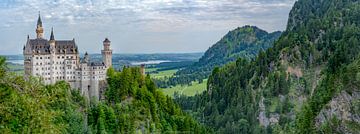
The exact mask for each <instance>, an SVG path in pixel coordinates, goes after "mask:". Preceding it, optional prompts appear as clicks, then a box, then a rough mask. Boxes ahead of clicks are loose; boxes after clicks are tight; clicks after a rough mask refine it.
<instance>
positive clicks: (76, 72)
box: [23, 13, 112, 99]
mask: <svg viewBox="0 0 360 134" xmlns="http://www.w3.org/2000/svg"><path fill="white" fill-rule="evenodd" d="M36 35H37V36H36V38H35V39H30V37H29V35H28V37H27V41H26V45H25V46H24V48H23V55H24V71H25V77H29V76H35V77H39V78H41V79H42V80H43V81H44V83H45V84H54V83H55V82H57V81H62V80H63V81H66V82H68V83H69V84H70V86H71V87H72V88H73V89H79V90H80V91H81V93H82V94H83V95H84V96H86V97H87V98H90V97H95V98H97V99H101V95H102V94H103V91H104V89H105V85H106V70H107V69H108V68H109V67H111V64H112V60H111V59H112V50H111V49H110V43H111V42H110V40H109V39H107V38H105V40H104V41H103V47H104V48H103V50H101V53H102V60H103V61H102V62H100V63H95V62H91V61H90V57H89V55H88V54H87V53H85V55H84V57H83V58H80V56H79V49H78V47H77V45H76V43H75V39H72V40H55V36H54V31H53V29H51V35H50V39H49V40H47V39H45V38H44V28H43V26H42V21H41V17H40V13H39V18H38V21H37V26H36Z"/></svg>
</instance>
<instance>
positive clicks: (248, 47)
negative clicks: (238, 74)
mask: <svg viewBox="0 0 360 134" xmlns="http://www.w3.org/2000/svg"><path fill="white" fill-rule="evenodd" d="M280 35H281V32H273V33H268V32H266V31H264V30H262V29H260V28H258V27H256V26H248V25H247V26H243V27H238V28H236V29H234V30H232V31H229V32H228V33H227V34H226V35H225V36H224V37H223V38H222V39H221V40H219V41H218V42H217V43H216V44H214V45H213V46H212V47H210V48H209V49H208V50H207V51H206V52H205V54H204V55H203V56H202V57H201V58H200V59H199V61H198V62H196V63H194V64H192V65H190V66H187V67H185V68H184V69H181V70H179V71H178V72H176V74H175V76H173V77H170V78H168V79H165V80H156V83H157V85H158V86H159V87H161V88H165V87H168V86H175V85H177V84H182V85H186V84H189V83H191V82H192V81H202V80H203V79H205V78H207V77H208V76H209V75H210V74H211V70H212V69H213V68H214V67H216V66H222V65H224V64H226V63H228V62H231V61H235V60H236V59H238V58H240V57H241V58H245V59H249V60H250V59H253V58H254V57H255V56H256V55H257V54H258V53H259V51H261V50H266V49H267V48H269V47H271V46H272V45H273V43H274V41H275V40H276V39H278V38H279V36H280Z"/></svg>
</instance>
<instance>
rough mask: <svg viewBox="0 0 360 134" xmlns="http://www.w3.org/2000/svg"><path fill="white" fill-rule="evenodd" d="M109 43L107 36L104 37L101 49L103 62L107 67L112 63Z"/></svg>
mask: <svg viewBox="0 0 360 134" xmlns="http://www.w3.org/2000/svg"><path fill="white" fill-rule="evenodd" d="M110 43H111V41H110V40H109V39H108V38H105V40H104V41H103V46H104V49H103V50H101V54H102V58H103V62H104V63H105V66H106V67H107V68H109V67H111V64H112V59H111V58H112V50H111V49H110Z"/></svg>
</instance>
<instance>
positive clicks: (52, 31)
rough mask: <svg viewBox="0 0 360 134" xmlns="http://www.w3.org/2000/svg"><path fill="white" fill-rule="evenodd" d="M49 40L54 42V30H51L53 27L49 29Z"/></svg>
mask: <svg viewBox="0 0 360 134" xmlns="http://www.w3.org/2000/svg"><path fill="white" fill-rule="evenodd" d="M50 40H55V37H54V28H53V27H52V28H51V35H50Z"/></svg>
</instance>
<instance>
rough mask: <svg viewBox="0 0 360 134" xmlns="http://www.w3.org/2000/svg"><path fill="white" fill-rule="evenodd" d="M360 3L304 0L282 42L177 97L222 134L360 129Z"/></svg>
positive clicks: (295, 9) (219, 70) (218, 70)
mask: <svg viewBox="0 0 360 134" xmlns="http://www.w3.org/2000/svg"><path fill="white" fill-rule="evenodd" d="M359 41H360V2H359V1H358V0H299V1H297V2H296V3H295V5H294V7H293V9H292V10H291V12H290V16H289V21H288V26H287V29H286V31H285V32H284V33H283V34H282V35H281V37H280V38H279V40H278V41H276V42H275V44H274V46H273V47H271V48H269V49H267V50H266V51H262V52H260V53H259V55H258V56H257V57H256V59H255V60H253V61H249V60H247V59H243V58H241V59H238V60H237V61H236V62H232V63H230V64H227V65H226V66H224V67H221V68H215V69H214V70H213V71H212V74H211V76H210V77H209V80H208V83H207V86H208V87H207V91H205V92H204V93H203V94H201V95H197V96H195V97H185V96H177V97H176V101H177V102H178V103H179V104H180V105H181V106H182V108H183V109H184V110H186V111H189V112H190V113H191V114H192V115H193V116H194V117H196V118H197V119H198V120H199V121H200V122H201V123H204V124H206V125H207V126H210V127H212V128H213V129H215V132H217V133H306V134H307V133H354V134H355V133H359V132H360V129H359V128H360V122H359V121H360V118H359V117H360V77H359V76H360V57H359V56H360V55H359V51H360V42H359Z"/></svg>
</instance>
